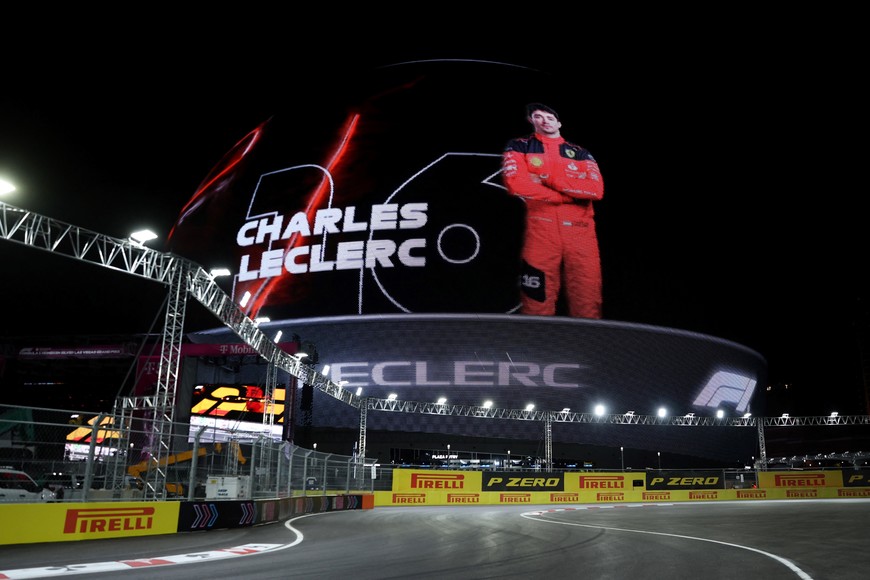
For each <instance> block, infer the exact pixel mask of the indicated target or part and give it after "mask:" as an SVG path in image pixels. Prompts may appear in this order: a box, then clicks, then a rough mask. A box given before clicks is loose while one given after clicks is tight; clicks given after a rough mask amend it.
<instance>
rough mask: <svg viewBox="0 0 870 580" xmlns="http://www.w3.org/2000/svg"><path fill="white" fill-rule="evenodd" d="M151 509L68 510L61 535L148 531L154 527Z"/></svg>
mask: <svg viewBox="0 0 870 580" xmlns="http://www.w3.org/2000/svg"><path fill="white" fill-rule="evenodd" d="M154 512H155V508H153V507H134V508H89V509H68V510H67V511H66V518H65V520H64V526H63V533H64V534H76V533H82V534H84V533H95V534H99V533H102V532H120V531H134V530H149V529H151V527H152V526H153V525H154Z"/></svg>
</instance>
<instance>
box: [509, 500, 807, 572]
mask: <svg viewBox="0 0 870 580" xmlns="http://www.w3.org/2000/svg"><path fill="white" fill-rule="evenodd" d="M653 505H674V504H618V505H607V506H597V508H599V509H601V508H610V507H646V506H653ZM590 507H591V506H590ZM583 509H589V507H577V508H557V509H548V510H539V511H534V512H526V513H523V514H520V516H521V517H524V518H526V519H529V520H534V521H536V522H542V523H545V524H558V525H561V526H576V527H580V528H593V529H596V530H610V531H614V532H629V533H632V534H649V535H652V536H668V537H671V538H682V539H684V540H695V541H698V542H710V543H711V544H720V545H722V546H730V547H732V548H739V549H741V550H748V551H750V552H755V553H757V554H761V555H762V556H767V557H768V558H772V559H774V560H776V561H777V562H779V563H780V564H782V565H783V566H785V567H786V568H788V569H789V570H791V571H792V572H794V573H795V575H796V576H797V577H798V578H801V580H813V577H812V576H810V575H809V574H807V573H806V572H804V571H803V570H802V569H801V568H799V567H798V566H796V565H795V564H794V563H792V562H791V561H789V560H787V559H786V558H782V557H780V556H777V555H776V554H771V553H770V552H765V551H764V550H759V549H757V548H751V547H749V546H742V545H740V544H732V543H731V542H721V541H719V540H711V539H709V538H698V537H695V536H683V535H681V534H668V533H665V532H651V531H648V530H632V529H629V528H612V527H609V526H597V525H593V524H578V523H576V522H563V521H558V520H550V519H547V518H545V517H542V516H544V515H546V514H549V513H554V512H568V511H576V510H583Z"/></svg>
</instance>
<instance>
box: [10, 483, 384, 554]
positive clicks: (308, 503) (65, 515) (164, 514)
mask: <svg viewBox="0 0 870 580" xmlns="http://www.w3.org/2000/svg"><path fill="white" fill-rule="evenodd" d="M372 507H374V501H373V498H372V496H371V495H365V494H363V495H323V496H298V497H292V498H283V499H274V500H247V501H233V500H218V501H195V502H175V501H160V502H88V503H69V502H62V503H14V504H0V522H4V523H7V522H14V523H15V525H4V526H0V544H32V543H38V542H69V541H79V540H100V539H108V538H122V537H132V536H153V535H159V534H175V533H178V532H197V531H207V530H212V529H220V528H240V527H247V526H254V525H260V524H268V523H273V522H279V521H283V520H287V519H289V518H291V517H292V516H295V515H300V514H307V513H315V512H328V511H339V510H354V509H371V508H372Z"/></svg>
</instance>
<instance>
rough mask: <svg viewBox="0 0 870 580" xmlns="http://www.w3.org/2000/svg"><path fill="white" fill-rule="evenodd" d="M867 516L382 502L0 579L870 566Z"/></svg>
mask: <svg viewBox="0 0 870 580" xmlns="http://www.w3.org/2000/svg"><path fill="white" fill-rule="evenodd" d="M868 522H870V500H864V499H842V500H779V501H751V502H715V503H658V504H643V505H641V504H622V505H612V506H604V505H594V506H593V505H573V506H510V507H503V506H462V507H401V508H376V509H374V510H366V511H346V512H331V513H323V514H313V515H307V516H301V517H297V518H294V519H292V520H289V521H287V522H282V523H277V524H270V525H265V526H257V527H253V528H242V529H232V530H212V531H208V532H196V533H185V534H173V535H167V536H152V537H145V538H123V539H114V540H97V541H88V542H63V543H52V544H22V545H12V546H0V579H6V578H12V579H17V578H61V577H68V576H76V577H82V576H88V577H95V578H121V579H123V580H138V579H142V578H160V579H161V580H163V579H168V580H174V579H184V580H191V579H197V578H208V579H213V580H216V579H224V578H225V579H230V578H232V579H238V578H257V579H270V578H354V580H364V579H379V580H384V579H391V578H415V579H420V578H439V579H443V578H463V579H482V578H502V579H503V578H552V579H556V578H560V579H561V578H579V577H583V578H595V579H611V578H612V579H617V578H618V579H625V578H667V579H669V580H678V579H683V578H686V579H688V578H702V579H704V580H708V579H717V578H723V579H724V578H728V579H729V580H733V579H734V578H742V579H746V578H764V579H765V580H777V579H780V578H782V579H793V578H800V579H805V580H807V579H824V578H830V579H832V580H833V579H836V580H849V579H852V578H862V579H866V578H867V577H868V573H870V572H868V571H870V525H868ZM6 524H7V523H4V525H6Z"/></svg>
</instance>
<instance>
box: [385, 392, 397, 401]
mask: <svg viewBox="0 0 870 580" xmlns="http://www.w3.org/2000/svg"><path fill="white" fill-rule="evenodd" d="M397 397H398V395H397V394H396V393H390V394H389V395H387V400H388V401H395V400H396V398H397Z"/></svg>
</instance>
